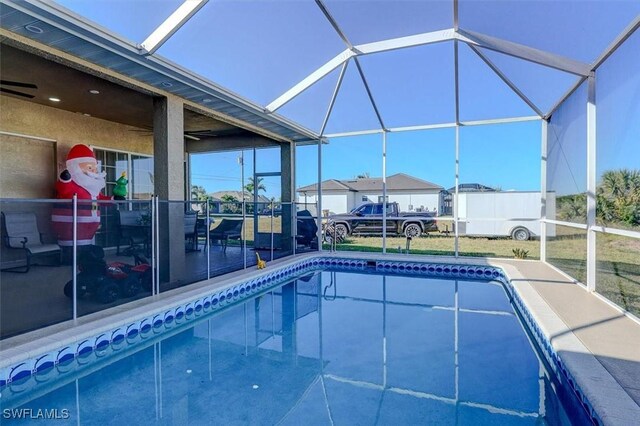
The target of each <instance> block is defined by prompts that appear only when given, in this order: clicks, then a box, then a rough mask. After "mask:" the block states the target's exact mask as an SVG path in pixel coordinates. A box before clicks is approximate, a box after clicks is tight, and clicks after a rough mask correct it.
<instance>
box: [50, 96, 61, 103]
mask: <svg viewBox="0 0 640 426" xmlns="http://www.w3.org/2000/svg"><path fill="white" fill-rule="evenodd" d="M49 100H50V101H51V102H60V98H54V97H51V98H49Z"/></svg>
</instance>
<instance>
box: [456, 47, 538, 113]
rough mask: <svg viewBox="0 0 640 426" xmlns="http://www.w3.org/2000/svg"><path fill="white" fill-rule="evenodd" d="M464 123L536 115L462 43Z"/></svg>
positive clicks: (460, 66) (460, 79)
mask: <svg viewBox="0 0 640 426" xmlns="http://www.w3.org/2000/svg"><path fill="white" fill-rule="evenodd" d="M458 58H459V59H458V70H459V77H458V81H459V85H460V120H461V121H471V120H487V119H494V118H511V117H523V116H532V115H536V113H535V111H533V110H532V109H531V108H529V106H528V105H527V104H526V103H525V102H524V101H523V100H522V99H521V98H520V97H519V96H518V95H517V94H516V93H515V92H514V91H513V90H511V88H510V87H509V86H507V84H505V83H504V82H503V81H502V80H501V79H500V77H499V76H498V75H497V74H496V73H494V72H493V70H491V68H489V67H488V66H487V65H486V64H485V63H484V61H483V60H482V59H481V58H480V57H479V56H478V55H477V54H476V53H475V52H474V51H473V50H471V48H469V47H468V46H467V45H466V44H464V43H458Z"/></svg>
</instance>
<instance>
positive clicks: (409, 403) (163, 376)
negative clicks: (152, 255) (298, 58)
mask: <svg viewBox="0 0 640 426" xmlns="http://www.w3.org/2000/svg"><path fill="white" fill-rule="evenodd" d="M73 362H74V363H80V364H82V361H81V359H80V358H79V359H77V360H75V361H73ZM69 368H75V369H77V374H75V375H67V376H65V377H64V378H61V379H60V380H56V379H53V380H46V381H43V382H42V384H41V386H40V387H35V388H33V387H31V388H29V391H28V392H25V393H24V394H22V395H21V394H20V392H19V386H20V383H13V384H12V385H11V386H12V388H13V389H12V392H11V396H10V398H9V397H8V395H9V393H3V395H2V398H0V403H2V414H3V418H2V423H3V424H5V423H7V424H11V423H13V422H15V423H20V424H27V423H30V422H31V423H34V424H44V423H46V421H43V420H42V419H39V418H37V417H38V415H41V416H42V417H46V416H49V417H52V416H53V417H58V420H55V421H53V420H52V422H54V424H63V423H69V424H71V423H73V424H77V423H78V421H79V422H80V424H83V425H93V424H95V425H105V424H128V425H137V424H151V423H157V424H163V425H164V424H167V425H186V424H197V425H200V424H202V425H205V424H221V425H233V424H251V425H262V424H264V425H271V424H284V425H308V424H311V425H313V424H318V425H325V424H327V425H328V424H338V425H353V424H362V425H369V424H372V425H373V424H388V425H405V424H406V425H409V424H421V425H425V424H451V425H454V424H472V425H478V424H500V425H502V424H508V425H524V424H531V425H533V424H535V425H540V424H550V425H555V424H587V423H588V422H589V420H588V418H587V417H586V415H585V414H584V412H583V410H582V407H580V406H579V405H578V404H577V403H575V401H572V398H571V395H570V394H567V392H566V391H565V392H563V391H562V387H560V386H558V383H557V382H556V380H555V379H554V378H553V374H552V373H550V372H549V370H548V368H547V367H546V366H545V364H544V362H542V361H541V359H540V357H539V356H538V354H537V352H536V350H535V348H534V347H533V345H532V343H531V340H530V338H529V337H528V335H527V332H526V331H525V329H524V328H523V326H522V325H521V322H520V321H519V318H518V316H517V315H516V313H515V312H514V308H513V307H512V305H511V304H510V302H509V299H508V297H507V294H506V293H505V291H504V289H503V287H502V285H501V284H500V283H499V282H497V281H480V280H453V279H445V278H439V279H435V278H421V277H412V276H398V275H396V276H394V275H379V274H368V273H351V272H341V271H322V272H315V273H310V274H308V275H305V276H303V277H302V278H298V279H294V280H290V281H288V282H287V283H285V284H284V285H281V286H278V287H277V288H275V289H272V290H271V291H269V292H267V293H264V294H262V295H259V296H257V297H254V298H251V299H248V300H246V301H243V302H240V303H238V304H235V305H230V306H229V307H227V308H226V309H224V310H221V311H219V312H216V313H215V314H214V315H211V316H209V317H205V318H202V319H201V320H199V321H195V322H192V323H190V324H185V326H184V327H179V328H177V329H173V330H171V331H170V332H168V333H165V334H160V335H157V336H156V337H151V338H149V339H148V341H147V342H146V343H145V344H144V345H140V346H137V347H135V348H133V349H131V350H129V349H126V348H125V349H122V350H121V351H119V352H118V351H117V350H116V351H112V353H110V354H109V355H105V356H104V357H103V358H101V359H99V361H98V362H94V363H93V364H90V365H85V366H82V365H73V366H72V365H70V366H69ZM556 391H558V392H556ZM557 393H560V397H558V395H557ZM7 410H13V411H11V413H12V414H11V415H10V416H7V414H8V412H7ZM39 410H48V411H47V412H43V411H39ZM52 410H53V411H52ZM19 414H21V415H23V416H27V417H29V420H27V421H25V420H23V419H22V420H18V419H15V418H13V419H11V418H7V417H15V416H16V415H19Z"/></svg>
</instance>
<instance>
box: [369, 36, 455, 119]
mask: <svg viewBox="0 0 640 426" xmlns="http://www.w3.org/2000/svg"><path fill="white" fill-rule="evenodd" d="M360 61H361V64H362V69H363V71H364V74H365V76H366V78H367V82H368V84H369V86H370V88H371V92H372V93H373V96H374V99H375V101H376V104H377V105H378V108H379V109H380V114H381V115H382V119H383V120H384V124H385V126H386V127H387V128H392V127H404V126H416V125H421V124H438V123H452V122H455V94H454V77H453V75H454V74H453V73H454V66H453V42H446V43H438V44H431V45H426V46H420V47H413V48H410V49H401V50H394V51H391V52H385V53H377V54H373V55H367V56H364V57H362V58H361V59H360ZM436 64H437V65H436Z"/></svg>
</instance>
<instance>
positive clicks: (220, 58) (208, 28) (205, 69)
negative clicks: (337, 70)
mask: <svg viewBox="0 0 640 426" xmlns="http://www.w3.org/2000/svg"><path fill="white" fill-rule="evenodd" d="M344 49H345V46H344V43H343V42H342V40H341V39H340V38H339V37H338V35H337V34H336V32H335V31H334V30H333V28H332V27H331V25H330V24H329V22H328V21H327V20H326V19H325V17H324V15H323V14H322V12H321V11H320V9H319V8H318V7H317V6H316V4H315V3H314V2H312V1H293V2H276V1H268V2H241V1H229V2H227V1H210V2H208V3H207V4H206V5H205V6H204V7H203V8H202V9H201V10H200V11H199V12H198V13H196V14H195V15H194V16H193V17H192V18H191V20H189V22H187V23H186V24H185V25H184V26H183V27H182V28H181V29H180V30H178V31H177V32H176V33H175V34H174V35H173V36H172V37H171V38H170V39H169V40H168V41H167V42H166V43H165V44H164V45H163V46H162V47H161V48H160V49H159V50H158V53H159V54H160V55H162V56H164V57H166V58H168V59H170V60H171V61H174V62H176V63H178V64H179V65H182V66H184V67H186V68H188V69H190V70H191V71H194V72H196V73H198V74H200V75H202V76H203V77H206V78H208V79H210V80H212V81H214V82H216V83H218V84H220V85H221V86H223V87H225V88H227V89H230V90H232V91H234V92H236V93H238V94H240V95H242V96H244V97H246V98H248V99H250V100H252V101H254V102H257V103H259V104H261V105H267V104H268V103H269V102H271V101H273V100H274V99H275V98H277V97H278V96H280V95H281V94H282V93H284V92H285V91H286V90H288V89H289V88H291V87H292V86H294V85H295V84H296V83H298V82H299V81H300V80H302V79H304V78H305V77H306V76H307V75H309V74H311V73H312V72H313V71H315V70H316V69H317V68H319V67H320V66H322V65H323V64H324V63H326V62H327V61H329V60H330V59H331V58H333V57H335V56H336V55H337V54H339V53H340V52H342V51H343V50H344Z"/></svg>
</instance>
